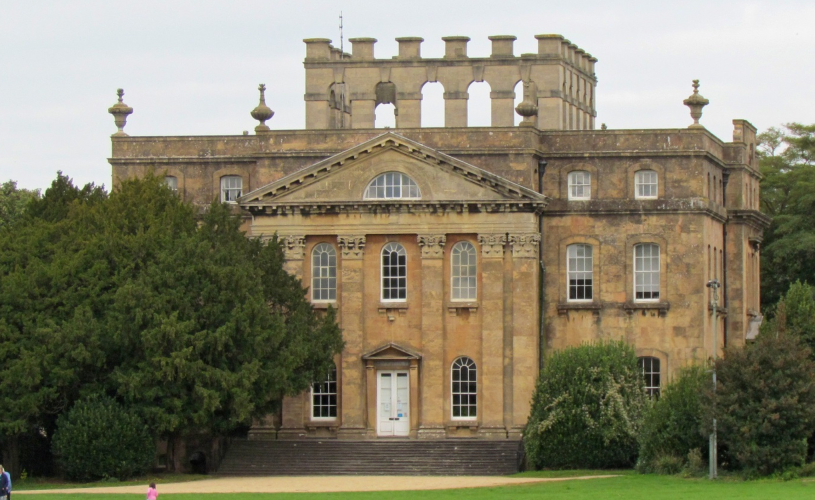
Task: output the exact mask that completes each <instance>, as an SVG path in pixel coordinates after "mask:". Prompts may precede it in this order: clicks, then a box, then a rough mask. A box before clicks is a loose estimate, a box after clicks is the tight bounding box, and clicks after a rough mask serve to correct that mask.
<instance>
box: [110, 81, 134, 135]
mask: <svg viewBox="0 0 815 500" xmlns="http://www.w3.org/2000/svg"><path fill="white" fill-rule="evenodd" d="M116 94H117V95H118V96H119V102H117V103H116V104H114V105H113V106H111V107H109V108H108V113H110V114H112V115H113V121H114V123H116V126H117V127H118V128H119V131H118V132H116V133H115V134H113V137H127V134H126V133H125V131H124V128H125V125H126V124H127V115H129V114H131V113H133V108H131V107H130V106H128V105H127V104H125V103H124V102H122V98H123V97H124V95H125V91H124V89H118V90H116Z"/></svg>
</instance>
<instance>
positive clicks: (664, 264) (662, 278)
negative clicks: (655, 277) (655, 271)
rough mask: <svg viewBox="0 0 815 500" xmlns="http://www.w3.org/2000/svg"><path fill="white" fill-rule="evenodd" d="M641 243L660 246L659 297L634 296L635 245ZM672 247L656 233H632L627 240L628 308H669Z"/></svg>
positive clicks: (662, 309) (626, 281) (626, 290)
mask: <svg viewBox="0 0 815 500" xmlns="http://www.w3.org/2000/svg"><path fill="white" fill-rule="evenodd" d="M640 243H653V244H655V245H657V246H658V247H659V299H653V300H652V299H635V298H634V292H635V290H634V246H635V245H638V244H640ZM669 250H670V248H669V246H668V242H667V240H665V238H663V237H662V236H659V235H656V234H649V233H643V234H636V235H630V236H629V237H628V238H626V241H625V251H626V258H625V259H624V261H625V263H626V272H625V283H626V286H625V296H626V306H627V307H626V309H628V310H635V309H658V310H660V312H663V311H664V310H667V306H668V302H667V301H666V296H667V295H668V288H667V283H668V269H669V268H670V251H669Z"/></svg>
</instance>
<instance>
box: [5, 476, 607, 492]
mask: <svg viewBox="0 0 815 500" xmlns="http://www.w3.org/2000/svg"><path fill="white" fill-rule="evenodd" d="M607 477H615V476H614V475H607V476H579V477H563V478H532V477H500V476H498V477H496V476H421V477H416V476H305V477H300V476H298V477H292V476H275V477H224V478H217V479H205V480H202V481H190V482H185V483H168V484H159V485H158V491H159V494H161V493H301V492H310V493H327V492H339V491H394V490H400V491H403V490H446V489H452V488H482V487H485V486H509V485H513V484H524V483H539V482H548V481H570V480H573V479H599V478H607ZM146 491H147V485H144V486H115V487H103V488H73V489H59V490H30V491H15V492H14V494H15V495H25V494H32V493H82V494H87V493H141V494H143V493H145V492H146Z"/></svg>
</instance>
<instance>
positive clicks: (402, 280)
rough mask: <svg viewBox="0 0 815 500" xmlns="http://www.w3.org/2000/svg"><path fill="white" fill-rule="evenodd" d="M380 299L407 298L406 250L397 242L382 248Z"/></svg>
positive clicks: (400, 299) (402, 299) (395, 299)
mask: <svg viewBox="0 0 815 500" xmlns="http://www.w3.org/2000/svg"><path fill="white" fill-rule="evenodd" d="M382 300H390V301H404V300H407V252H405V247H403V246H402V245H400V244H399V243H388V244H387V245H385V246H384V247H383V248H382Z"/></svg>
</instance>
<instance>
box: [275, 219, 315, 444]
mask: <svg viewBox="0 0 815 500" xmlns="http://www.w3.org/2000/svg"><path fill="white" fill-rule="evenodd" d="M280 243H281V244H282V245H283V253H284V256H285V258H286V260H285V262H284V263H283V269H284V270H285V271H286V272H287V273H289V274H291V275H292V276H296V277H297V279H299V280H301V281H302V280H303V260H304V258H305V254H304V252H305V249H306V237H305V236H303V235H290V236H283V237H282V238H281V239H280ZM308 398H309V394H308V391H306V393H303V394H299V395H297V396H285V397H283V405H282V410H281V413H282V415H281V427H280V432H279V434H278V435H279V437H280V439H297V438H301V437H304V436H305V431H306V429H305V423H306V421H307V420H308V409H309V405H308Z"/></svg>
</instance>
